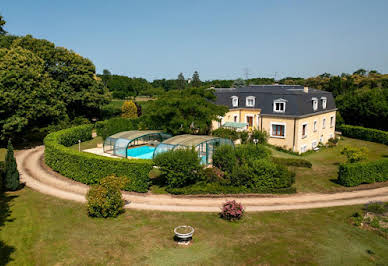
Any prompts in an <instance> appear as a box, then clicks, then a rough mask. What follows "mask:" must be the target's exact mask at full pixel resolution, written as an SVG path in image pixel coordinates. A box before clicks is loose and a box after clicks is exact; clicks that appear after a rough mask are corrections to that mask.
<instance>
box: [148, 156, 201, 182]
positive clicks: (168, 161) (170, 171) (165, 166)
mask: <svg viewBox="0 0 388 266" xmlns="http://www.w3.org/2000/svg"><path fill="white" fill-rule="evenodd" d="M154 162H155V164H156V165H157V166H158V167H159V168H160V171H161V178H162V179H163V181H164V182H165V183H166V184H167V186H168V187H171V188H179V187H184V186H188V185H191V184H194V183H195V182H197V181H199V178H200V170H201V165H200V159H199V158H198V153H197V152H195V151H194V150H193V149H178V150H170V151H167V152H164V153H161V154H158V155H157V156H156V158H154Z"/></svg>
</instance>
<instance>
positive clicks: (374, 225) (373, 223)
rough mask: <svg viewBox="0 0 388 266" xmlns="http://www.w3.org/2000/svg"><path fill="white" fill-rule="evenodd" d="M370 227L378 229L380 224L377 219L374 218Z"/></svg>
mask: <svg viewBox="0 0 388 266" xmlns="http://www.w3.org/2000/svg"><path fill="white" fill-rule="evenodd" d="M370 226H372V227H373V228H380V222H379V219H378V218H377V217H374V218H373V220H372V221H371V222H370Z"/></svg>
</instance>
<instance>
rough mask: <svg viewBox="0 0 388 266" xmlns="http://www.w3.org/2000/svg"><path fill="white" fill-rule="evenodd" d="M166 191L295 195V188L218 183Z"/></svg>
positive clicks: (177, 192)
mask: <svg viewBox="0 0 388 266" xmlns="http://www.w3.org/2000/svg"><path fill="white" fill-rule="evenodd" d="M166 191H167V192H168V193H171V194H175V195H195V194H196V195H198V194H245V193H275V194H292V193H296V188H295V187H287V188H278V189H270V188H264V189H250V188H246V187H242V186H241V187H236V186H225V185H221V184H219V183H204V182H199V183H197V184H194V185H191V186H187V187H183V188H167V189H166Z"/></svg>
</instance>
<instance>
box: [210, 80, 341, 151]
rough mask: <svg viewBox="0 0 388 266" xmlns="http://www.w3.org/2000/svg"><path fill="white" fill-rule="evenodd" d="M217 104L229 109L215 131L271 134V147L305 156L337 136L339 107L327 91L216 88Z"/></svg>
mask: <svg viewBox="0 0 388 266" xmlns="http://www.w3.org/2000/svg"><path fill="white" fill-rule="evenodd" d="M215 95H216V103H217V104H219V105H224V106H227V107H228V108H229V112H227V113H226V114H225V115H224V116H223V117H220V121H213V123H212V127H213V129H216V128H218V127H221V126H224V127H232V128H236V129H237V130H252V129H260V130H265V131H267V132H268V135H269V139H268V142H269V143H270V144H273V145H276V146H280V147H283V148H285V149H289V150H292V151H294V152H299V153H303V152H306V151H308V150H311V149H314V148H316V147H317V146H318V144H319V143H323V144H326V143H327V142H328V140H329V139H330V138H333V137H334V136H335V135H334V134H335V133H334V132H335V117H336V110H337V108H336V106H335V102H334V98H333V95H332V94H331V93H330V92H327V91H321V90H316V89H313V88H308V87H303V86H294V85H260V86H247V87H242V88H216V89H215Z"/></svg>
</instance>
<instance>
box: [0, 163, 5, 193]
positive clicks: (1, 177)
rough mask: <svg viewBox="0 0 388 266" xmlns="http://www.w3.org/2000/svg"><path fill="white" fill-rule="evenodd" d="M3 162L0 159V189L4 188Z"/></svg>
mask: <svg viewBox="0 0 388 266" xmlns="http://www.w3.org/2000/svg"><path fill="white" fill-rule="evenodd" d="M4 177H5V162H3V161H0V191H2V190H3V188H4Z"/></svg>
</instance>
